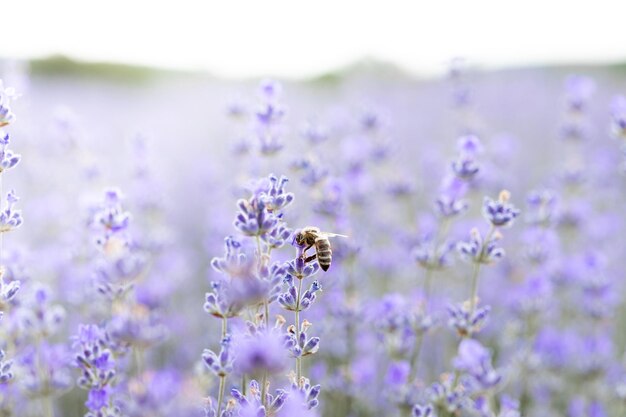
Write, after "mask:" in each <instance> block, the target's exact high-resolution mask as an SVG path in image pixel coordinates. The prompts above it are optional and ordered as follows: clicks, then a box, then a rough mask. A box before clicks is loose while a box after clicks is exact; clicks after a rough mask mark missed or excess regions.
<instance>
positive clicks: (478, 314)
mask: <svg viewBox="0 0 626 417" xmlns="http://www.w3.org/2000/svg"><path fill="white" fill-rule="evenodd" d="M490 312H491V307H490V306H482V307H479V308H476V309H475V310H474V311H470V306H469V303H462V304H459V305H451V306H448V315H449V316H450V318H449V321H448V324H449V325H450V326H451V327H453V328H455V329H456V331H457V333H458V334H459V335H460V336H463V337H466V336H472V335H474V334H475V333H478V332H479V331H480V330H481V329H482V328H483V327H484V326H485V323H486V322H487V319H488V318H489V313H490Z"/></svg>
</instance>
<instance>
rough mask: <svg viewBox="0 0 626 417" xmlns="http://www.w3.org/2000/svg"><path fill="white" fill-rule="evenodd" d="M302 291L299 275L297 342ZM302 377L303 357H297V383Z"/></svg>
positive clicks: (297, 338)
mask: <svg viewBox="0 0 626 417" xmlns="http://www.w3.org/2000/svg"><path fill="white" fill-rule="evenodd" d="M301 293H302V278H299V277H298V294H297V297H296V342H297V341H298V340H299V339H300V297H301ZM301 378H302V357H300V356H298V357H297V358H296V384H298V386H300V379H301Z"/></svg>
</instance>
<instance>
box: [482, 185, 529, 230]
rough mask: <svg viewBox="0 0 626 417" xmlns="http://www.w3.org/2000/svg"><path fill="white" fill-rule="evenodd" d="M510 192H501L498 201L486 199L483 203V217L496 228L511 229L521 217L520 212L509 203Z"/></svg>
mask: <svg viewBox="0 0 626 417" xmlns="http://www.w3.org/2000/svg"><path fill="white" fill-rule="evenodd" d="M509 199H510V194H509V192H508V191H501V192H500V195H499V196H498V199H497V200H493V199H491V198H489V197H485V200H484V202H483V209H482V213H483V217H484V218H485V219H487V221H488V222H490V223H491V224H492V225H494V226H495V227H509V226H511V225H512V224H513V221H514V220H515V218H516V217H517V216H519V214H520V211H519V210H518V209H516V208H515V206H513V204H511V203H509Z"/></svg>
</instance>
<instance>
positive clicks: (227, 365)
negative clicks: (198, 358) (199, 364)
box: [202, 335, 234, 376]
mask: <svg viewBox="0 0 626 417" xmlns="http://www.w3.org/2000/svg"><path fill="white" fill-rule="evenodd" d="M220 345H221V349H220V352H219V354H216V353H215V352H213V351H212V350H211V349H205V350H204V352H203V353H202V360H203V361H204V364H205V365H206V366H207V368H209V370H210V371H211V372H213V373H214V374H215V375H216V376H225V375H228V374H229V373H231V372H232V371H233V360H234V358H233V354H232V352H231V349H232V346H231V345H232V343H231V337H230V335H227V336H226V337H225V338H223V339H222V341H221V342H220Z"/></svg>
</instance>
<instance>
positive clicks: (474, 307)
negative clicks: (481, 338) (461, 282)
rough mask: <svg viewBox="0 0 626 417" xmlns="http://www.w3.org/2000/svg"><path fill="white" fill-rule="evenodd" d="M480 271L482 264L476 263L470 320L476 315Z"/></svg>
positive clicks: (471, 290)
mask: <svg viewBox="0 0 626 417" xmlns="http://www.w3.org/2000/svg"><path fill="white" fill-rule="evenodd" d="M479 271H480V263H479V262H474V269H473V271H472V278H471V289H470V309H469V317H470V320H471V319H472V316H473V315H474V310H475V309H476V297H477V296H478V272H479Z"/></svg>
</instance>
